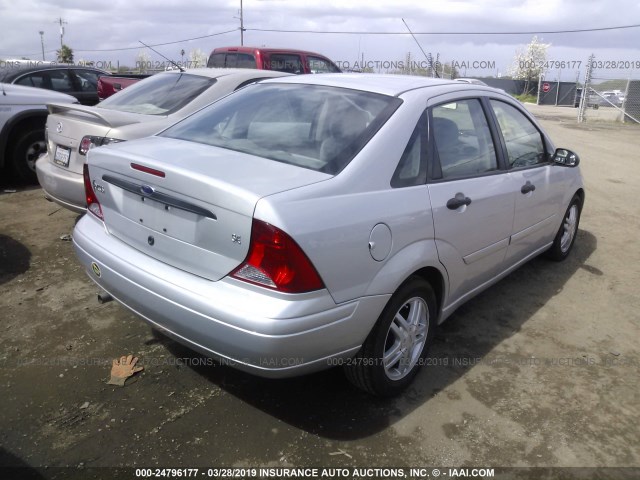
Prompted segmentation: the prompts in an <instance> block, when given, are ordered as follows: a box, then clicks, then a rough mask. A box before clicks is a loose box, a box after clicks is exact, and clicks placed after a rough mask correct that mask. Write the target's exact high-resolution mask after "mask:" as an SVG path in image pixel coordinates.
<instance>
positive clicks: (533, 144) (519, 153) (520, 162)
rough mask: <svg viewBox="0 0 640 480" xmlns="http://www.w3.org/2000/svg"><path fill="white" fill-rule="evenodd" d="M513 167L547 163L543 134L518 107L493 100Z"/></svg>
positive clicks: (492, 103)
mask: <svg viewBox="0 0 640 480" xmlns="http://www.w3.org/2000/svg"><path fill="white" fill-rule="evenodd" d="M491 106H492V107H493V111H494V112H495V115H496V118H497V119H498V124H499V125H500V130H501V131H502V137H503V138H504V143H505V145H506V147H507V156H508V159H509V165H510V166H511V167H512V168H518V167H530V166H532V165H538V164H541V163H547V158H546V155H545V149H544V143H543V141H542V135H541V134H540V132H539V131H538V129H537V128H536V127H534V126H533V124H532V123H531V122H530V121H529V119H528V118H527V117H526V116H525V115H524V114H523V113H522V112H520V111H519V110H518V109H517V108H515V107H513V106H511V105H509V104H508V103H505V102H501V101H499V100H491Z"/></svg>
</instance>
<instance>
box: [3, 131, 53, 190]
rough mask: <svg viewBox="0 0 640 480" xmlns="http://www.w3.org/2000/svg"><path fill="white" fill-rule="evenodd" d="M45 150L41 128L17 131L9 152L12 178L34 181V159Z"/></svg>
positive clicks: (35, 180) (27, 181) (20, 180)
mask: <svg viewBox="0 0 640 480" xmlns="http://www.w3.org/2000/svg"><path fill="white" fill-rule="evenodd" d="M46 151H47V145H46V143H45V140H44V129H43V128H41V127H38V128H36V129H34V130H30V131H22V132H18V135H17V136H16V140H15V141H14V142H13V144H12V147H11V149H10V154H9V162H10V163H9V165H10V168H11V173H12V174H13V177H14V180H17V181H19V182H24V183H36V182H37V177H36V166H35V165H36V160H37V159H38V157H39V156H40V155H42V154H43V153H45V152H46Z"/></svg>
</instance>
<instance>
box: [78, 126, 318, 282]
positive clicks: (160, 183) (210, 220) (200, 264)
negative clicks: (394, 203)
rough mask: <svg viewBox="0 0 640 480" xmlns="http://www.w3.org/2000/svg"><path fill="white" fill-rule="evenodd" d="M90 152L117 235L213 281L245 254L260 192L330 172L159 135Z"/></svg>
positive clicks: (109, 224)
mask: <svg viewBox="0 0 640 480" xmlns="http://www.w3.org/2000/svg"><path fill="white" fill-rule="evenodd" d="M88 157H89V169H90V177H91V181H92V184H93V188H94V191H95V193H96V195H97V197H98V200H99V201H100V204H101V206H102V211H103V214H104V222H105V225H106V228H107V230H108V231H109V233H110V234H112V235H114V236H116V237H118V238H119V239H120V240H122V241H123V242H125V243H127V244H129V245H130V246H132V247H134V248H136V249H138V250H141V251H143V252H144V253H146V254H147V255H149V256H151V257H153V258H156V259H158V260H160V261H163V262H165V263H167V264H170V265H172V266H175V267H177V268H180V269H182V270H185V271H188V272H190V273H193V274H196V275H199V276H202V277H204V278H208V279H210V280H214V281H215V280H218V279H220V278H222V277H223V276H225V275H227V274H228V273H229V272H230V271H232V270H233V269H234V268H236V267H237V266H238V265H240V263H241V262H242V261H243V260H244V259H245V257H246V255H247V251H248V247H249V241H250V237H251V223H252V218H253V212H254V209H255V205H256V202H257V201H258V200H259V199H260V198H262V197H264V196H267V195H271V194H274V193H278V192H281V191H285V190H289V189H292V188H298V187H301V186H304V185H308V184H311V183H315V182H318V181H322V180H326V179H327V178H331V176H330V175H327V174H325V173H320V172H315V171H312V170H307V169H303V168H300V167H296V166H292V165H287V164H283V163H279V162H275V161H273V160H269V159H265V158H261V157H256V156H253V155H248V154H245V153H240V152H235V151H231V150H226V149H222V148H217V147H211V146H208V145H202V144H198V143H193V142H187V141H183V140H175V139H169V138H160V137H151V138H147V139H143V140H136V141H133V142H127V143H126V144H116V145H113V146H107V147H103V148H99V149H96V150H92V151H90V152H89V154H88Z"/></svg>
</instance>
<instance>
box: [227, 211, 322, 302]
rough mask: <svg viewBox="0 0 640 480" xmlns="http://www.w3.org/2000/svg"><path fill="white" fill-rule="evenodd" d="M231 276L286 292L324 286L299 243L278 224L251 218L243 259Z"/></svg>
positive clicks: (301, 291)
mask: <svg viewBox="0 0 640 480" xmlns="http://www.w3.org/2000/svg"><path fill="white" fill-rule="evenodd" d="M231 276H232V277H234V278H237V279H239V280H244V281H245V282H249V283H255V284H256V285H261V286H263V287H267V288H272V289H274V290H278V291H281V292H285V293H303V292H309V291H311V290H318V289H320V288H324V284H323V283H322V279H321V278H320V275H318V272H317V271H316V269H315V268H314V266H313V265H312V264H311V261H310V260H309V258H307V256H306V255H305V253H304V252H303V251H302V249H301V248H300V247H299V246H298V244H297V243H296V242H295V241H294V240H293V239H292V238H291V237H290V236H289V235H287V234H286V233H284V232H283V231H282V230H280V229H279V228H276V227H274V226H273V225H270V224H268V223H265V222H263V221H260V220H256V219H254V220H253V225H252V226H251V244H250V245H249V253H248V254H247V258H246V259H245V261H244V263H243V264H242V265H240V266H239V267H238V268H236V269H235V270H234V271H233V272H232V273H231Z"/></svg>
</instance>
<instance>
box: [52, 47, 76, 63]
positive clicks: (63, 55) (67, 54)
mask: <svg viewBox="0 0 640 480" xmlns="http://www.w3.org/2000/svg"><path fill="white" fill-rule="evenodd" d="M56 55H57V57H58V62H60V63H73V50H72V49H71V48H69V47H68V46H67V45H62V47H61V48H60V50H56Z"/></svg>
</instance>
